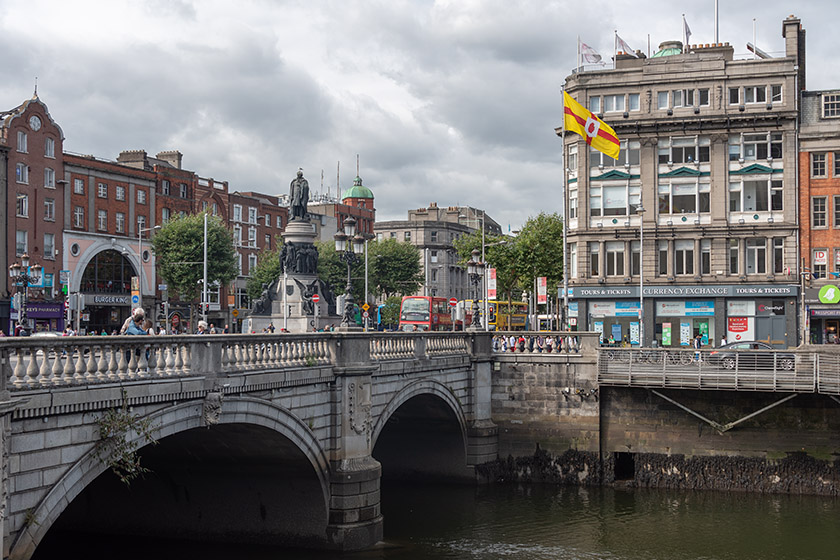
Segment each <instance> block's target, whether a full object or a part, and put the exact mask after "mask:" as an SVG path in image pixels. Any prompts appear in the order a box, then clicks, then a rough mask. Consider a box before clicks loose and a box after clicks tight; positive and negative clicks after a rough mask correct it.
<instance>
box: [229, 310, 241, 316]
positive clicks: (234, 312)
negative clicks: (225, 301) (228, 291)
mask: <svg viewBox="0 0 840 560" xmlns="http://www.w3.org/2000/svg"><path fill="white" fill-rule="evenodd" d="M231 314H232V315H233V316H234V317H239V310H238V309H234V310H233V311H232V312H231Z"/></svg>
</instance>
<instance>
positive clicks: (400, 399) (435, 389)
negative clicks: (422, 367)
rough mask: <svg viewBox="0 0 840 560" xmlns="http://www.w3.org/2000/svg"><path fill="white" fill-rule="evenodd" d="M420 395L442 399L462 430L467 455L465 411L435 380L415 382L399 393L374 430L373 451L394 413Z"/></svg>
mask: <svg viewBox="0 0 840 560" xmlns="http://www.w3.org/2000/svg"><path fill="white" fill-rule="evenodd" d="M420 395H433V396H436V397H438V398H440V399H441V400H442V401H443V402H444V403H445V404H446V405H447V407H448V408H449V409H450V410H451V411H452V413H453V414H454V415H455V418H456V419H457V420H458V426H459V428H460V430H461V440H462V441H463V442H464V453H466V451H467V420H466V417H465V415H464V411H463V409H462V408H461V403H460V402H459V401H458V399H457V398H455V395H453V394H452V391H450V390H449V387H447V386H446V385H444V384H443V383H440V382H439V381H435V380H434V379H420V380H417V381H414V382H412V383H409V384H408V385H406V386H405V387H403V389H402V390H401V391H400V392H399V393H397V394H396V395H394V397H393V398H392V399H391V400H390V401H389V402H388V405H387V406H386V407H385V409H384V410H383V411H382V413H381V414H380V415H379V418H377V420H376V425H375V426H374V428H373V435H372V437H371V449H373V447H375V445H376V440H377V439H379V435H380V434H381V433H382V430H383V429H384V428H385V426H386V424H387V423H388V420H389V419H390V418H391V416H393V415H394V413H395V412H396V411H397V410H399V408H400V407H401V406H402V405H403V404H405V403H406V402H407V401H408V400H410V399H412V398H414V397H417V396H420Z"/></svg>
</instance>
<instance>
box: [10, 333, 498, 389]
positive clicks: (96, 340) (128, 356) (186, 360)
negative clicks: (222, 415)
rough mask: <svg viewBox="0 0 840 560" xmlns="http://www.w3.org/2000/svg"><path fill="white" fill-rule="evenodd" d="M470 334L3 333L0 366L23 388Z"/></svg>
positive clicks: (431, 353) (411, 355)
mask: <svg viewBox="0 0 840 560" xmlns="http://www.w3.org/2000/svg"><path fill="white" fill-rule="evenodd" d="M472 337H473V335H472V333H387V334H385V333H368V334H364V333H307V334H288V333H283V334H280V333H277V334H257V335H254V334H249V335H201V336H197V335H174V336H173V335H170V336H108V337H104V336H103V337H100V336H79V337H8V338H2V339H0V368H2V381H3V388H6V389H8V390H27V389H39V388H50V387H61V386H69V385H86V384H96V383H114V382H124V381H140V380H152V379H165V378H173V377H186V376H194V375H212V376H222V375H236V374H247V373H253V372H267V371H272V370H278V369H284V368H306V367H325V366H332V365H340V364H341V363H347V362H352V363H365V362H375V361H388V360H405V359H434V358H440V357H444V356H454V355H470V354H472V353H474V342H473V340H472ZM485 338H486V337H485Z"/></svg>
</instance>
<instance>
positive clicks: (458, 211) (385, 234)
mask: <svg viewBox="0 0 840 560" xmlns="http://www.w3.org/2000/svg"><path fill="white" fill-rule="evenodd" d="M482 223H483V225H484V231H485V232H487V233H489V234H493V235H501V233H502V228H501V227H499V224H498V223H496V221H495V220H493V219H492V218H491V217H489V216H486V215H485V214H484V211H483V210H478V209H476V208H472V207H470V206H449V207H446V208H442V207H438V205H437V203H436V202H432V203H431V204H429V207H428V208H418V209H417V210H409V211H408V219H407V220H394V221H387V222H376V225H375V226H374V227H375V231H376V237H377V239H386V238H392V239H397V240H398V241H404V242H407V243H411V244H412V245H414V246H415V247H417V248H419V249H420V251H421V253H422V254H421V259H422V261H421V264H422V269H423V275H424V281H423V286H422V287H421V288H420V290H419V291H418V292H417V294H415V295H426V296H439V297H446V298H450V297H454V298H457V299H459V300H462V299H472V298H474V297H479V298H480V295H478V296H477V295H476V294H474V293H473V289H474V288H473V286H472V285H471V284H470V280H469V276H468V275H467V271H466V269H465V268H464V267H462V266H461V265H460V264H459V262H458V261H459V259H458V255H457V254H456V252H455V247H454V245H453V242H454V241H455V240H456V239H457V238H458V237H460V236H461V235H467V234H470V233H472V232H474V231H476V230H478V231H481V226H482ZM478 289H481V288H480V287H479V288H478Z"/></svg>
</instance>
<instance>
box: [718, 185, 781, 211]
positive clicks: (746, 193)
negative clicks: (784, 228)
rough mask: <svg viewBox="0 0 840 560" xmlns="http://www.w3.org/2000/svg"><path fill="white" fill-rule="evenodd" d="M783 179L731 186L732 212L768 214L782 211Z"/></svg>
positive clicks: (730, 204)
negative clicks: (769, 211) (770, 211)
mask: <svg viewBox="0 0 840 560" xmlns="http://www.w3.org/2000/svg"><path fill="white" fill-rule="evenodd" d="M782 194H783V184H782V181H781V179H761V180H757V181H743V182H741V183H735V182H733V183H730V184H729V211H730V212H766V211H768V210H772V211H777V210H782V205H783V197H782Z"/></svg>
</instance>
